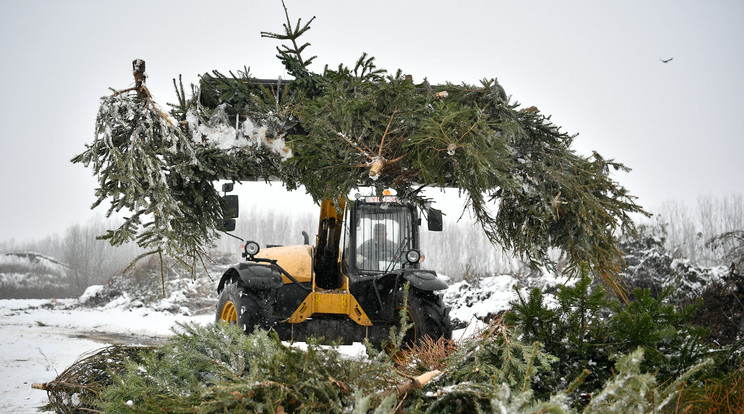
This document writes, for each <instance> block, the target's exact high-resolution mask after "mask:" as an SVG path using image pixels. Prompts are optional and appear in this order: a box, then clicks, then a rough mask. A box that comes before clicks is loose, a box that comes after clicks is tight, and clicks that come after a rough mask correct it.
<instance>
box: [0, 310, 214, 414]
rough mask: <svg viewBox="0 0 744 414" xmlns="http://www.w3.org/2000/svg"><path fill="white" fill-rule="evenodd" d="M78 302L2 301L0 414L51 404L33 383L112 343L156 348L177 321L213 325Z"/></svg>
mask: <svg viewBox="0 0 744 414" xmlns="http://www.w3.org/2000/svg"><path fill="white" fill-rule="evenodd" d="M75 302H76V300H63V301H50V300H14V299H9V300H0V346H1V349H2V353H0V367H2V368H0V369H1V370H2V371H1V372H0V412H3V413H33V412H37V411H38V407H40V406H42V405H44V404H46V403H47V395H46V392H45V391H41V390H34V389H31V384H32V383H35V382H38V383H42V382H48V381H51V380H53V379H54V378H55V377H56V376H57V375H58V374H59V373H60V372H62V371H64V370H65V369H66V368H67V367H68V366H70V365H71V364H72V363H73V362H75V360H76V359H77V358H78V357H79V356H81V355H82V354H84V353H87V352H90V351H94V350H96V349H99V348H102V347H104V346H106V345H109V344H155V343H158V342H159V341H163V340H164V339H165V338H166V337H167V336H168V335H169V334H170V332H171V328H172V327H173V326H175V324H176V323H177V322H196V323H211V322H213V321H214V315H213V314H211V313H210V314H205V315H195V316H184V315H175V314H172V313H169V312H163V311H153V310H152V309H149V308H144V307H143V308H134V309H127V308H118V307H112V308H109V309H105V308H93V309H90V308H73V307H72V305H74V303H75Z"/></svg>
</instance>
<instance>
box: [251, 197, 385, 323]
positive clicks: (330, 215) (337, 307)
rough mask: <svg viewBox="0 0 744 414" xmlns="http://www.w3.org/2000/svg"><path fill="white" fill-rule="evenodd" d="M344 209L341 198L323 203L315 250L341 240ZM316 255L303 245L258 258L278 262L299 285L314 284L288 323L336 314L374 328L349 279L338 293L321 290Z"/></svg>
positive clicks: (337, 265)
mask: <svg viewBox="0 0 744 414" xmlns="http://www.w3.org/2000/svg"><path fill="white" fill-rule="evenodd" d="M345 205H346V200H345V199H343V198H339V200H338V202H337V203H334V202H333V201H332V200H324V201H323V202H322V203H321V205H320V220H319V225H318V236H317V238H316V246H320V245H321V244H322V243H323V242H327V241H328V240H338V237H340V234H341V227H342V223H343V214H344V212H343V211H344V207H345ZM336 245H337V244H336ZM320 247H321V248H323V247H324V246H320ZM315 254H316V251H315V248H313V247H312V246H307V245H302V246H282V247H273V248H269V249H265V250H262V251H261V252H260V253H259V254H257V255H256V257H260V258H267V259H272V260H276V263H277V264H278V265H279V266H281V267H282V268H283V269H284V270H286V271H287V273H289V274H291V275H292V276H293V277H294V278H295V279H296V280H297V281H298V282H300V283H305V282H312V291H311V292H310V293H309V294H308V295H307V297H306V298H305V300H304V301H303V302H302V303H301V304H300V306H299V307H298V308H297V310H296V311H295V312H294V313H293V314H292V316H290V318H289V320H288V322H289V323H301V322H303V321H305V320H306V319H307V318H309V317H311V316H312V315H314V314H334V315H347V316H348V317H349V318H350V319H351V320H353V321H354V322H356V323H357V324H359V325H363V326H372V321H370V319H369V317H367V315H366V314H365V313H364V310H362V307H361V306H360V305H359V302H357V300H356V298H354V295H352V294H351V292H350V291H349V279H348V277H346V276H345V275H343V274H341V275H340V280H341V282H342V284H341V286H340V287H339V288H338V289H322V288H320V287H319V286H318V285H317V283H316V278H315V276H316V274H315V269H314V263H317V261H316V258H315ZM340 260H341V257H340V255H337V256H336V257H335V258H334V261H335V264H334V266H335V268H336V269H340ZM339 272H340V270H339ZM282 279H283V281H284V284H288V283H294V282H292V281H291V280H290V279H289V278H288V277H287V276H286V275H282Z"/></svg>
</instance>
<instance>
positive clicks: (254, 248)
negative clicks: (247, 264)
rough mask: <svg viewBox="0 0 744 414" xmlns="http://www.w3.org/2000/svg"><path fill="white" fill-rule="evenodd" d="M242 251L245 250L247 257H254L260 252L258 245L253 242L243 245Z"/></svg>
mask: <svg viewBox="0 0 744 414" xmlns="http://www.w3.org/2000/svg"><path fill="white" fill-rule="evenodd" d="M244 249H245V254H247V255H248V256H255V255H256V254H258V251H259V250H261V249H260V248H259V247H258V243H256V242H254V241H249V242H247V243H246V244H245V247H244Z"/></svg>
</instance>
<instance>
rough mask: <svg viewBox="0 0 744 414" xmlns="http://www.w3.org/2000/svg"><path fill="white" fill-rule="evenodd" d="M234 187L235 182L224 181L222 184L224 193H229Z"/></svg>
mask: <svg viewBox="0 0 744 414" xmlns="http://www.w3.org/2000/svg"><path fill="white" fill-rule="evenodd" d="M233 188H234V185H233V183H224V184H222V192H223V193H229V192H230V191H232V190H233Z"/></svg>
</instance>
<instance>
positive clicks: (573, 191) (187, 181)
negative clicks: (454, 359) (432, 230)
mask: <svg viewBox="0 0 744 414" xmlns="http://www.w3.org/2000/svg"><path fill="white" fill-rule="evenodd" d="M285 13H286V7H285ZM312 21H313V20H312V19H311V20H310V21H309V22H307V23H304V24H303V23H302V21H301V20H299V21H298V22H297V23H296V24H295V25H292V24H291V20H290V18H289V15H288V14H287V23H286V24H285V25H284V31H283V33H279V34H277V33H262V36H264V37H269V38H273V39H279V40H281V41H283V42H285V44H284V45H282V46H281V47H278V48H277V50H278V55H277V57H278V58H279V59H280V60H281V62H282V63H283V65H284V67H285V68H286V70H287V72H288V73H289V74H290V75H291V76H292V77H293V79H292V80H287V81H283V80H280V79H278V80H260V79H256V78H254V77H252V76H251V75H250V73H249V70H248V69H247V68H246V69H244V70H243V71H238V72H237V73H232V72H230V73H229V74H228V75H225V74H222V73H219V72H217V71H214V72H212V73H210V74H205V75H204V76H202V77H201V80H200V83H199V85H198V86H192V88H191V94H190V95H189V96H187V93H186V92H185V90H184V87H183V84H182V83H181V82H178V83H176V82H175V81H174V85H175V86H176V91H177V94H178V103H177V104H176V105H174V106H173V108H172V110H171V111H170V113H166V112H165V111H163V110H162V109H161V108H160V107H159V106H158V105H157V104H156V103H155V102H154V101H153V100H152V97H151V96H150V95H149V92H148V91H147V89H146V87H145V86H144V81H143V82H141V83H138V85H137V86H135V88H133V89H132V90H130V91H126V92H124V93H116V94H114V95H113V96H109V97H104V98H102V102H101V107H100V111H99V114H98V118H97V121H96V136H95V139H94V141H93V143H92V144H89V145H88V146H87V148H86V150H85V151H84V152H83V153H82V154H80V155H78V156H76V157H75V158H74V159H73V162H79V163H83V164H85V165H86V166H90V167H91V168H92V170H93V173H94V174H95V175H96V176H97V177H98V179H99V184H100V186H99V188H97V189H96V196H97V201H96V203H95V205H98V204H100V203H101V202H103V201H104V200H108V201H109V202H110V203H111V207H110V210H109V213H111V212H114V211H122V210H123V211H130V212H131V215H130V216H129V217H128V218H127V219H126V220H125V222H124V223H123V224H122V225H121V226H120V227H119V228H117V229H115V230H111V231H109V233H108V234H107V235H106V236H105V238H107V239H109V240H110V241H111V242H112V243H114V244H119V243H123V242H126V241H131V240H135V241H136V242H137V243H138V244H140V245H141V246H143V247H145V248H146V249H147V251H148V253H153V252H158V253H162V252H165V253H166V254H169V255H172V256H173V257H176V258H182V257H186V256H189V255H191V256H192V257H193V256H194V255H199V254H201V253H203V252H204V251H205V249H206V248H208V247H209V245H210V242H211V240H213V239H214V238H215V237H216V234H217V231H218V229H219V227H220V223H221V220H222V217H223V207H224V206H223V205H222V204H221V199H220V197H219V194H218V192H217V191H216V190H215V189H214V187H213V185H212V183H213V181H215V180H217V179H227V180H234V181H242V180H255V179H263V180H279V181H281V182H282V183H283V185H285V186H286V187H287V189H289V190H293V189H297V188H299V187H304V189H305V190H306V191H307V192H308V193H309V194H310V195H312V197H313V198H314V199H315V200H316V201H319V200H322V199H328V198H336V197H338V196H339V195H346V194H349V192H350V191H352V190H353V189H355V188H357V187H360V186H370V187H373V188H375V189H377V190H378V191H381V190H382V189H383V188H393V189H395V190H397V193H398V194H399V196H401V197H402V198H407V199H409V200H412V201H414V202H417V203H419V204H420V205H422V206H423V205H425V204H426V203H427V202H428V200H427V199H426V198H425V197H424V196H422V193H421V190H422V189H424V188H427V187H433V188H457V189H459V191H460V194H461V196H463V197H465V198H466V200H467V204H466V208H467V209H469V210H470V211H471V212H472V214H473V216H474V217H475V218H476V219H477V221H478V222H479V224H480V225H481V226H482V227H483V230H484V231H485V233H486V234H487V235H488V237H489V238H490V240H491V241H492V242H494V243H499V244H501V245H503V246H504V247H506V248H507V249H511V250H512V251H514V252H515V253H517V254H519V255H521V256H522V257H524V258H526V259H528V260H530V261H531V262H532V263H533V264H535V265H542V266H547V267H549V268H551V267H553V266H554V264H555V263H554V261H553V260H551V258H550V257H549V255H548V252H549V251H550V250H551V249H559V250H560V251H562V252H564V253H565V255H566V258H567V263H568V267H567V269H566V270H567V271H568V272H571V271H575V270H576V269H578V268H579V266H580V265H582V264H587V265H588V266H589V267H590V268H591V269H592V271H593V272H594V273H595V274H596V275H599V276H601V277H603V278H604V280H605V281H606V282H608V283H609V284H610V286H612V287H613V288H615V289H616V290H620V289H619V286H618V285H617V279H616V278H615V275H617V274H618V272H619V270H620V266H621V262H622V260H621V256H620V252H619V251H618V250H617V248H616V247H615V242H614V239H613V235H614V234H615V232H617V231H632V230H633V223H632V220H631V218H630V214H632V213H638V212H640V213H643V210H642V208H641V207H640V206H639V205H637V204H636V203H635V202H634V198H633V197H632V196H630V195H629V193H628V192H627V190H626V189H625V188H623V187H622V186H620V185H619V184H618V183H617V182H615V181H614V180H612V178H611V177H610V171H611V170H626V168H625V167H624V166H623V165H622V164H620V163H617V162H615V161H613V160H607V159H604V158H603V157H602V156H600V155H599V154H597V153H594V154H593V155H592V156H589V157H585V156H581V155H579V154H577V153H576V152H575V151H574V150H573V149H572V148H571V144H572V141H573V139H574V137H575V136H573V135H569V134H567V133H565V132H562V131H561V129H560V128H559V127H558V126H557V125H555V124H553V123H552V122H551V120H550V117H549V116H545V115H543V114H542V113H541V112H540V111H539V110H538V109H537V108H535V107H528V108H522V107H521V106H520V104H518V103H517V102H513V101H512V100H511V98H510V97H509V96H508V95H507V94H506V93H505V91H504V89H503V88H502V86H501V85H500V84H499V83H498V82H497V80H496V79H495V78H492V79H484V80H483V81H481V83H480V85H467V84H460V85H456V84H449V83H448V84H445V85H431V84H429V83H428V82H426V81H424V82H421V83H416V82H414V81H413V80H412V78H411V77H410V76H406V75H404V74H403V72H401V71H400V70H398V71H397V72H395V73H389V72H387V71H385V70H383V69H381V68H378V67H377V66H376V65H375V61H374V58H372V57H369V56H367V55H366V54H363V55H362V56H361V57H360V58H359V60H358V61H357V62H356V64H355V65H353V66H345V65H339V66H338V67H337V68H335V69H334V68H329V67H328V66H326V67H325V68H324V70H323V71H322V73H314V72H312V71H311V70H310V68H309V65H310V63H311V62H313V60H314V59H315V57H312V58H305V56H304V55H303V53H304V52H305V51H306V48H307V47H308V46H309V44H307V43H304V44H303V43H301V42H300V38H301V36H302V35H303V33H305V32H306V31H307V30H309V29H310V23H312ZM142 65H144V63H142ZM136 72H137V68H136V67H135V73H136Z"/></svg>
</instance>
